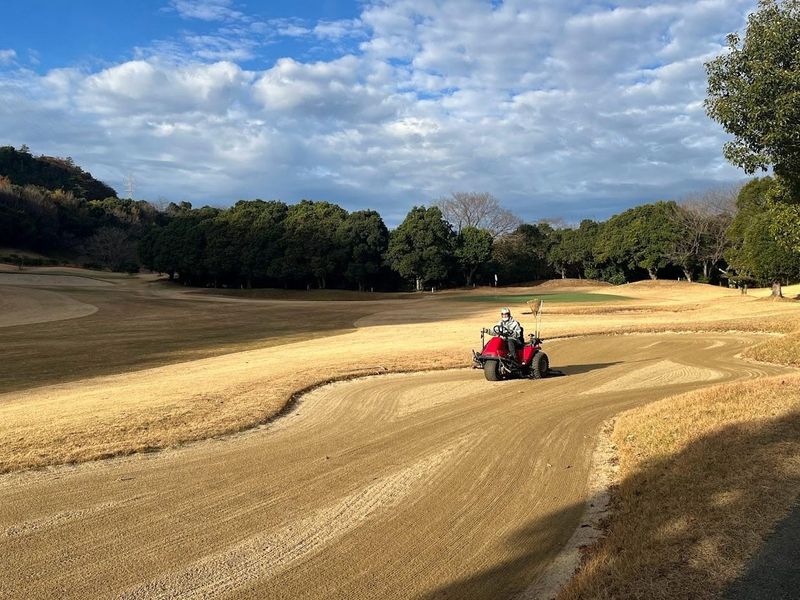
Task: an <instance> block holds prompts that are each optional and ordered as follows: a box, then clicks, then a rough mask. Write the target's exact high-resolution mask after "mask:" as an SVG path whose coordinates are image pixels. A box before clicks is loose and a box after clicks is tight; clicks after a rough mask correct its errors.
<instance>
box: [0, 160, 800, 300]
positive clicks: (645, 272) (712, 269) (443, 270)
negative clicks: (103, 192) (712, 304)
mask: <svg viewBox="0 0 800 600" xmlns="http://www.w3.org/2000/svg"><path fill="white" fill-rule="evenodd" d="M777 185H779V183H778V182H777V181H776V179H775V178H772V177H765V178H761V179H754V180H753V181H751V182H750V183H748V184H747V185H746V186H744V187H743V188H742V189H741V190H740V191H739V190H735V189H720V190H712V191H709V192H706V193H704V194H702V195H698V196H695V197H692V198H686V199H684V200H683V201H681V202H675V201H661V202H655V203H650V204H644V205H641V206H636V207H634V208H631V209H628V210H626V211H623V212H621V213H619V214H617V215H614V216H613V217H611V218H610V219H608V220H607V221H604V222H599V221H592V220H584V221H582V222H581V223H580V224H579V225H577V226H574V227H564V226H554V225H553V224H551V223H547V222H538V223H523V222H522V221H521V220H520V219H519V218H518V217H517V216H515V215H514V214H513V213H511V212H510V211H508V210H507V209H505V208H503V207H502V205H501V204H500V202H499V201H498V200H497V199H496V198H494V197H493V196H492V195H491V194H488V193H471V192H458V193H454V194H451V195H450V196H448V197H446V198H442V199H440V200H438V201H436V202H434V203H432V204H431V205H429V206H422V205H421V206H415V207H413V208H412V209H411V210H410V211H409V212H408V214H407V215H406V217H405V219H404V220H403V222H402V223H400V225H399V226H398V227H397V228H395V229H394V230H392V231H390V230H389V229H388V227H387V226H386V224H385V223H384V221H383V219H382V218H381V216H380V215H379V214H378V213H377V212H376V211H374V210H359V211H353V212H348V211H346V210H345V209H344V208H342V207H340V206H337V205H336V204H333V203H330V202H324V201H312V200H302V201H301V202H299V203H296V204H291V205H289V204H286V203H284V202H280V201H277V200H270V201H264V200H241V201H239V202H237V203H236V204H235V205H233V206H232V207H230V208H214V207H209V206H204V207H202V208H193V207H192V205H191V204H189V203H186V202H182V203H180V204H174V203H170V204H169V205H168V206H166V207H164V208H161V209H159V208H157V207H155V206H154V205H153V204H151V203H149V202H146V201H134V200H130V199H120V198H117V197H115V196H113V197H108V198H104V199H102V200H100V199H86V198H81V197H78V196H76V195H75V193H73V192H72V191H64V190H63V189H60V188H59V189H54V190H49V189H46V188H45V187H42V186H36V185H32V184H26V185H18V184H16V183H13V182H12V181H11V179H10V178H9V177H8V176H0V247H7V248H19V249H29V250H35V251H37V252H42V253H44V254H46V255H48V256H62V257H72V258H73V259H75V258H78V259H79V261H80V262H81V263H82V264H84V265H85V266H90V267H100V268H107V269H113V270H118V271H130V272H135V271H138V270H139V269H140V268H145V269H149V270H152V271H156V272H161V273H166V274H168V275H169V277H170V279H174V280H176V281H179V282H180V283H182V284H184V285H192V286H211V287H236V288H239V287H242V288H249V287H291V288H310V287H314V288H330V287H332V288H347V289H357V290H382V291H388V290H397V289H427V288H431V287H448V286H463V285H466V286H471V285H476V284H480V285H492V284H494V283H495V282H498V283H499V284H501V285H511V284H519V283H526V282H532V281H536V280H542V279H549V278H553V277H561V278H568V277H569V278H586V279H596V280H603V281H608V282H610V283H613V284H620V283H625V282H629V281H636V280H638V279H645V278H648V277H649V278H652V279H655V278H659V277H666V278H671V279H677V278H683V279H686V280H689V281H702V282H708V283H717V282H725V281H734V282H735V283H736V284H738V285H743V284H762V285H763V284H770V283H775V282H778V283H781V282H786V281H789V280H792V279H795V278H798V277H800V256H798V253H797V252H795V251H793V250H792V249H791V248H787V247H786V246H785V245H784V244H782V243H781V240H780V239H779V238H777V237H776V236H775V235H774V233H773V222H772V219H771V216H770V215H771V213H770V212H769V210H768V207H769V203H770V201H771V200H770V198H771V194H773V193H774V189H775V187H776V186H777Z"/></svg>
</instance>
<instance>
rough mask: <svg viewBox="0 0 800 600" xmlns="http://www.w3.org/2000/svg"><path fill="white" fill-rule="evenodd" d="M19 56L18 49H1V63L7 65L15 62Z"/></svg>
mask: <svg viewBox="0 0 800 600" xmlns="http://www.w3.org/2000/svg"><path fill="white" fill-rule="evenodd" d="M16 58H17V51H16V50H13V49H11V48H8V49H5V50H2V49H0V65H7V64H10V63H12V62H14V61H15V60H16Z"/></svg>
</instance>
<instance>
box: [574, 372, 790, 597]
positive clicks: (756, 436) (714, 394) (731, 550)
mask: <svg viewBox="0 0 800 600" xmlns="http://www.w3.org/2000/svg"><path fill="white" fill-rule="evenodd" d="M613 439H614V442H615V444H616V445H617V446H618V448H619V455H620V463H621V472H620V478H621V481H620V483H619V485H618V487H616V489H614V490H613V510H614V513H613V517H612V519H611V521H610V523H609V525H608V529H607V531H606V536H605V538H604V539H603V540H602V541H601V542H599V543H598V544H597V545H596V546H595V547H594V548H593V550H592V551H591V552H590V553H589V555H588V559H587V561H586V563H585V565H584V567H583V568H582V570H581V572H580V573H579V574H578V575H577V576H576V577H575V578H574V579H573V580H572V582H571V583H570V584H569V585H568V586H567V587H566V588H565V589H564V590H562V592H561V594H560V595H559V600H567V599H575V598H653V599H656V598H670V599H674V598H687V599H688V598H717V597H719V595H720V593H721V592H722V591H723V590H724V589H725V587H726V586H727V585H728V584H729V583H730V582H731V581H732V580H733V579H734V578H735V577H736V576H737V575H738V574H739V573H740V572H741V571H742V568H743V566H744V565H745V563H746V561H747V559H748V558H749V557H750V556H752V555H753V553H755V552H756V551H757V550H758V548H759V547H760V545H761V543H762V540H763V538H764V536H766V535H767V534H768V533H769V532H770V530H771V528H772V527H773V526H774V525H775V524H776V522H777V521H778V520H779V519H780V518H781V517H782V516H783V515H784V514H785V513H786V512H787V510H788V509H789V507H790V506H791V505H792V504H793V503H794V501H795V500H796V497H797V489H798V485H800V376H798V375H791V376H782V377H775V378H770V379H766V380H759V381H751V382H747V383H736V384H726V385H720V386H715V387H713V388H710V389H704V390H700V391H697V392H692V393H689V394H685V395H682V396H679V397H676V398H669V399H666V400H663V401H660V402H657V403H655V404H651V405H649V406H646V407H643V408H640V409H636V410H633V411H629V412H627V413H625V414H623V415H622V416H621V417H620V418H619V420H618V421H617V426H616V428H615V432H614V438H613Z"/></svg>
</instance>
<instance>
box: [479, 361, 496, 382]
mask: <svg viewBox="0 0 800 600" xmlns="http://www.w3.org/2000/svg"><path fill="white" fill-rule="evenodd" d="M483 374H484V375H485V376H486V380H487V381H500V363H499V361H496V360H487V361H485V362H484V363H483Z"/></svg>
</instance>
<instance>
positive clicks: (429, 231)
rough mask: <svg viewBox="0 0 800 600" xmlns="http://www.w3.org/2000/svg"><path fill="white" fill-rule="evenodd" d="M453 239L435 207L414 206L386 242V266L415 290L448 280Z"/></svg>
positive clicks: (452, 234) (450, 230)
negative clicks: (414, 286) (407, 281)
mask: <svg viewBox="0 0 800 600" xmlns="http://www.w3.org/2000/svg"><path fill="white" fill-rule="evenodd" d="M454 241H455V235H454V233H453V230H452V228H451V227H450V224H449V223H448V222H447V221H445V219H444V217H443V216H442V211H441V210H439V208H438V207H436V206H432V207H430V208H425V207H424V206H415V207H413V208H412V209H411V211H410V212H409V213H408V215H406V218H405V219H404V220H403V222H402V223H401V224H400V225H399V226H398V228H397V229H395V230H394V231H393V232H392V234H391V236H390V238H389V250H388V252H387V253H386V257H387V260H388V261H389V264H390V265H391V266H392V268H393V269H395V270H396V271H397V272H398V273H400V275H401V276H402V277H405V278H407V279H411V280H413V281H414V282H415V284H416V287H417V289H421V287H422V286H423V285H426V284H429V283H437V282H441V281H444V280H446V279H447V277H448V275H449V273H450V269H451V266H452V256H453V254H452V251H453V243H454Z"/></svg>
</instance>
